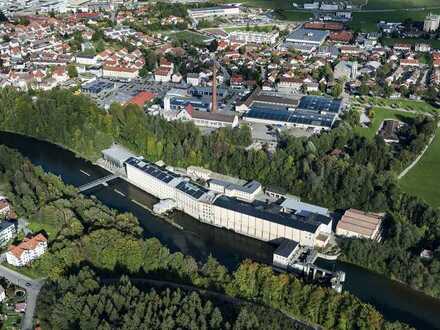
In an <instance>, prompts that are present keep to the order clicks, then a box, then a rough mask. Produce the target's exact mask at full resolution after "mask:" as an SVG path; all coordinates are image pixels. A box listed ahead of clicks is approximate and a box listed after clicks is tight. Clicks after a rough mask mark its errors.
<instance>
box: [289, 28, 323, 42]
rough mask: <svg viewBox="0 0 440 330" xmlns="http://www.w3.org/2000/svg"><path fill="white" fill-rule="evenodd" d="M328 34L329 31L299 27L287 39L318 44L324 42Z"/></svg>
mask: <svg viewBox="0 0 440 330" xmlns="http://www.w3.org/2000/svg"><path fill="white" fill-rule="evenodd" d="M328 35H329V33H328V31H321V30H312V29H305V28H299V29H297V30H295V31H292V32H291V33H290V34H289V35H288V36H287V38H286V41H287V42H304V43H316V44H318V43H321V42H323V41H324V40H325V39H326V38H327V37H328Z"/></svg>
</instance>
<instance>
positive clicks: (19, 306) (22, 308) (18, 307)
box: [15, 302, 26, 313]
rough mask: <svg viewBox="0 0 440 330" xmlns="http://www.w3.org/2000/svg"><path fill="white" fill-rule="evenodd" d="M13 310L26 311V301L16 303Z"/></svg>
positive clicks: (17, 311)
mask: <svg viewBox="0 0 440 330" xmlns="http://www.w3.org/2000/svg"><path fill="white" fill-rule="evenodd" d="M15 312H16V313H24V312H26V303H24V302H23V303H17V304H15Z"/></svg>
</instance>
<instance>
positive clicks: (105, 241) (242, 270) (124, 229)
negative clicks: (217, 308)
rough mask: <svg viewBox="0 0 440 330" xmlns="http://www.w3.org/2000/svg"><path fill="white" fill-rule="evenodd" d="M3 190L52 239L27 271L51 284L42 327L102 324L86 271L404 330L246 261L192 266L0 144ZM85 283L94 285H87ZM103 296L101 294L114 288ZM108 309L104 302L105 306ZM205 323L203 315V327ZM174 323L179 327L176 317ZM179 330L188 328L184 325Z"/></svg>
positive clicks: (307, 317) (322, 320) (112, 313)
mask: <svg viewBox="0 0 440 330" xmlns="http://www.w3.org/2000/svg"><path fill="white" fill-rule="evenodd" d="M0 190H1V191H2V193H3V194H5V195H6V196H8V198H9V199H10V201H11V203H12V205H13V207H14V209H15V210H16V211H17V213H18V215H19V216H25V217H27V218H28V219H29V220H30V222H31V224H33V225H34V226H40V227H41V228H42V230H43V231H45V233H46V235H47V234H49V251H48V252H47V253H45V254H44V255H43V256H42V257H41V258H40V259H38V260H37V261H35V262H34V263H33V264H32V268H33V269H34V270H36V271H37V272H39V273H40V274H41V275H42V276H45V277H46V278H47V279H48V287H47V289H46V290H47V291H53V293H47V294H42V295H41V299H42V301H43V302H46V303H43V305H45V306H46V311H45V312H42V313H41V314H40V315H41V317H42V319H44V320H45V322H48V324H53V325H57V327H58V326H59V328H66V329H69V328H72V327H75V326H78V327H79V328H83V326H82V325H83V324H85V323H86V321H84V320H87V321H90V322H91V323H90V324H93V325H95V327H96V326H99V324H95V323H94V320H96V319H99V320H101V318H100V317H99V316H96V313H98V315H100V313H101V312H97V311H96V309H97V308H98V306H94V305H93V304H95V303H96V304H98V302H97V300H99V298H98V297H95V296H94V294H93V297H94V298H93V297H89V298H87V304H88V308H89V311H88V310H83V309H84V308H86V307H85V304H82V303H79V302H81V301H82V300H81V299H82V298H81V296H82V295H83V294H82V293H85V294H84V295H85V296H88V295H89V294H88V293H87V292H88V291H87V290H85V289H84V287H83V285H76V284H75V283H76V282H75V280H74V276H75V274H78V271H81V269H84V268H85V267H90V268H91V269H93V270H94V271H95V272H97V274H100V275H102V276H106V277H112V276H113V277H114V276H118V277H119V276H120V275H121V274H127V275H131V276H136V277H144V278H152V279H154V278H156V279H160V280H169V281H173V282H177V283H186V284H190V285H193V286H196V287H198V288H204V289H210V290H214V291H218V292H223V293H225V294H227V295H229V296H232V297H239V298H242V299H247V300H249V301H252V302H255V303H259V304H263V305H266V306H270V307H272V308H276V309H280V310H283V311H284V312H286V313H288V314H289V315H291V316H293V317H296V318H299V319H301V320H304V321H307V322H311V323H315V324H321V325H323V326H325V327H328V328H340V329H346V328H350V329H405V328H407V327H406V326H405V325H404V324H400V323H390V322H388V321H386V320H384V318H383V316H382V315H381V314H380V313H379V312H377V311H376V310H375V309H374V308H373V307H372V306H371V305H368V304H364V303H362V302H361V301H360V300H359V299H357V298H356V297H354V296H352V295H351V294H349V293H343V294H339V293H336V292H335V291H333V290H331V289H329V288H324V287H320V286H317V285H310V284H306V283H304V282H303V281H302V280H300V279H298V278H296V277H294V276H291V275H288V274H276V273H274V272H273V270H272V268H271V267H269V266H265V265H261V264H258V263H255V262H252V261H250V260H247V261H244V262H243V263H242V264H241V265H240V266H239V267H238V269H237V270H235V271H234V272H229V271H228V270H227V269H226V268H225V267H224V266H223V265H221V264H220V263H219V262H218V261H217V260H216V259H214V258H213V257H209V258H208V259H207V260H205V261H203V262H202V261H200V262H197V261H196V260H195V259H193V258H192V257H190V256H186V255H184V254H182V253H181V252H175V253H171V252H170V251H169V250H168V249H167V248H166V247H165V246H163V245H162V244H161V243H160V242H159V241H158V240H157V239H155V238H151V239H144V238H143V235H142V229H141V227H140V226H139V223H138V220H137V219H136V218H135V217H134V216H132V215H131V214H124V213H118V212H116V211H114V210H111V209H109V208H107V207H105V206H104V205H102V204H101V203H99V202H98V201H96V200H94V199H91V198H88V197H85V196H82V195H81V194H79V192H78V191H77V189H75V188H74V187H71V186H66V185H64V184H63V182H62V181H61V179H60V178H58V177H56V176H54V175H51V174H46V173H44V171H43V170H42V169H41V168H40V167H34V166H33V165H32V164H31V163H30V162H29V161H28V160H25V159H24V158H23V157H22V156H21V155H20V154H18V153H17V152H15V151H12V150H11V149H8V148H6V147H4V146H0ZM71 282H72V283H73V284H72V290H73V289H74V290H78V291H75V292H71V291H69V290H70V289H66V288H65V287H64V286H65V285H68V284H69V283H71ZM63 283H64V284H63ZM85 283H87V285H91V284H92V280H87V281H85ZM92 287H93V288H94V290H95V291H93V292H94V293H96V292H98V291H99V290H101V288H102V287H103V286H102V285H96V284H93V285H92ZM52 289H53V290H52ZM59 290H61V291H59ZM63 290H65V291H63ZM84 290H85V291H84ZM102 290H104V291H103V292H104V293H105V290H110V291H112V290H113V289H105V288H102ZM57 292H58V293H57ZM60 292H64V293H63V294H61V293H60ZM86 293H87V294H86ZM97 294H98V295H100V294H99V293H97ZM76 295H78V297H77V296H76ZM103 299H104V298H103ZM109 299H110V300H111V299H112V298H109ZM158 299H159V298H158ZM160 299H162V298H160ZM182 299H183V298H182ZM104 300H106V299H104ZM107 300H108V299H107ZM110 304H111V303H109V302H105V304H104V301H103V302H102V305H104V306H107V305H110ZM142 304H144V302H142ZM91 305H93V306H91ZM181 305H182V304H181ZM72 308H73V309H74V310H72ZM47 309H50V310H53V311H52V312H48V311H47ZM98 311H99V309H98ZM63 313H65V314H63ZM158 313H159V311H158ZM125 314H127V313H126V312H125V310H124V309H121V310H118V309H116V310H115V309H114V306H110V307H108V310H107V312H106V314H105V315H106V316H105V317H103V318H102V319H103V320H105V321H106V322H107V323H109V324H108V325H109V326H110V327H112V323H111V322H124V320H123V315H125ZM69 315H70V316H69ZM133 317H134V316H133ZM210 317H212V315H211V316H210ZM210 317H206V321H207V322H208V320H209V318H210ZM266 317H267V320H265V321H264V320H260V318H258V317H257V318H258V321H256V322H263V321H264V322H274V323H277V322H278V321H277V320H275V321H274V320H273V319H271V316H270V314H268V315H266ZM276 317H277V318H278V317H279V316H276ZM171 318H172V319H173V320H174V322H178V321H177V320H176V319H175V317H174V316H171ZM153 319H154V318H153ZM237 319H239V318H237ZM197 320H199V318H197ZM51 322H53V323H51ZM70 322H72V323H70ZM81 322H85V323H81ZM236 322H238V321H236ZM190 323H191V322H190ZM114 324H119V323H113V325H114ZM121 324H122V323H121ZM124 324H125V323H124ZM173 324H177V323H173ZM230 324H231V326H232V323H230ZM258 324H260V323H258ZM102 326H103V327H104V328H107V325H106V324H103V325H102ZM57 327H55V328H57ZM49 328H51V327H49ZM84 328H88V327H85V326H84ZM104 328H103V329H104ZM113 328H115V327H113ZM182 328H185V327H184V326H183V325H182ZM225 328H226V325H225ZM245 328H246V327H245ZM248 328H252V329H257V328H260V327H259V326H257V325H255V326H253V327H248ZM263 328H264V327H263ZM239 329H241V328H239Z"/></svg>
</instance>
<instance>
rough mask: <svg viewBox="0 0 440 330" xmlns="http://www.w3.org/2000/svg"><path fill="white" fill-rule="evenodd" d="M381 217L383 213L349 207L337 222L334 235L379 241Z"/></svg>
mask: <svg viewBox="0 0 440 330" xmlns="http://www.w3.org/2000/svg"><path fill="white" fill-rule="evenodd" d="M383 218H384V214H383V213H372V212H363V211H360V210H356V209H349V210H347V211H345V213H344V215H343V216H342V218H341V220H340V221H339V222H338V224H337V226H336V235H340V236H346V237H357V238H367V239H371V240H377V241H380V239H381V237H380V236H381V233H380V232H381V227H382V220H383Z"/></svg>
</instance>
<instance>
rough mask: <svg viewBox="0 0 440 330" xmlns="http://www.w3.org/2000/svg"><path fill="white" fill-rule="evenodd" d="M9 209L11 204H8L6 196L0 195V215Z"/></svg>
mask: <svg viewBox="0 0 440 330" xmlns="http://www.w3.org/2000/svg"><path fill="white" fill-rule="evenodd" d="M10 211H11V206H10V205H9V202H8V200H7V199H6V197H2V196H0V217H4V216H6V215H8V214H9V212H10Z"/></svg>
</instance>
